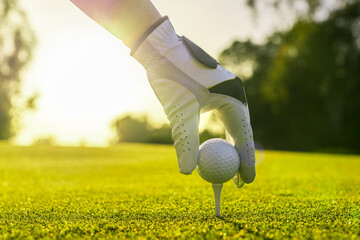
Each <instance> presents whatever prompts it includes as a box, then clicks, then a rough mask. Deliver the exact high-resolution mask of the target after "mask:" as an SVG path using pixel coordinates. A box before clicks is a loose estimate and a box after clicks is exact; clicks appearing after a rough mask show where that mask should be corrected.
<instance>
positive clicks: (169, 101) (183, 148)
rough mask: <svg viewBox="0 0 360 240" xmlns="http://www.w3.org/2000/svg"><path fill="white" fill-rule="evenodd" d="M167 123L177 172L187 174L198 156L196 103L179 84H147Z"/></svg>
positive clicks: (158, 80) (173, 82) (167, 82)
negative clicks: (163, 112)
mask: <svg viewBox="0 0 360 240" xmlns="http://www.w3.org/2000/svg"><path fill="white" fill-rule="evenodd" d="M151 86H152V88H153V89H154V92H155V93H156V95H157V97H158V99H159V101H160V102H161V104H162V105H163V108H164V111H165V113H166V115H167V118H168V120H169V122H170V127H171V133H172V138H173V140H174V146H175V150H176V155H177V159H178V164H179V168H180V172H181V173H183V174H186V175H188V174H191V173H192V171H193V170H194V169H195V168H196V165H197V160H198V153H199V121H200V104H199V102H198V100H197V98H196V97H195V96H194V95H193V94H192V93H191V92H190V91H189V90H188V89H187V88H185V87H184V86H182V85H181V84H179V83H177V82H175V81H171V80H168V79H156V80H153V81H151Z"/></svg>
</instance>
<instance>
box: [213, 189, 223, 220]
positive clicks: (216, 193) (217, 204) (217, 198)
mask: <svg viewBox="0 0 360 240" xmlns="http://www.w3.org/2000/svg"><path fill="white" fill-rule="evenodd" d="M222 187H223V184H222V183H221V184H214V183H213V184H212V188H213V190H214V196H215V216H216V217H220V195H221V189H222Z"/></svg>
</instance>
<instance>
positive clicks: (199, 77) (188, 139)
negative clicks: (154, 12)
mask: <svg viewBox="0 0 360 240" xmlns="http://www.w3.org/2000/svg"><path fill="white" fill-rule="evenodd" d="M133 56H134V57H135V58H136V59H137V60H138V61H139V62H140V63H142V64H143V66H144V67H145V68H146V70H147V75H148V79H149V82H150V84H151V86H152V88H153V90H154V92H155V94H156V96H157V98H158V99H159V101H160V102H161V104H162V106H163V108H164V111H165V113H166V115H167V118H168V120H169V122H170V126H171V129H172V138H173V140H174V145H175V149H176V154H177V158H178V164H179V168H180V172H181V173H183V174H191V173H192V171H193V170H194V169H195V168H196V165H197V160H198V151H199V120H200V113H203V112H207V111H210V110H214V111H215V114H216V115H217V117H218V118H219V119H220V120H221V121H222V122H223V124H224V127H225V129H226V133H227V139H228V140H229V141H232V142H233V144H234V146H235V147H236V149H237V151H238V153H239V156H240V169H239V172H238V174H237V176H236V177H235V178H234V181H235V183H236V185H237V186H238V187H241V186H242V185H243V182H245V183H251V182H252V181H253V180H254V178H255V148H254V141H253V133H252V129H251V125H250V116H249V109H248V103H247V100H246V96H245V91H244V88H243V84H242V82H241V80H240V79H239V78H238V77H236V76H235V75H234V74H233V73H231V72H229V71H227V70H226V69H225V68H223V67H222V66H221V65H219V64H218V63H217V61H216V60H215V59H213V58H212V57H211V56H209V55H208V54H207V53H206V52H204V51H203V50H202V49H201V48H200V47H198V46H197V45H196V44H194V43H192V42H191V41H190V40H189V39H187V38H185V37H178V36H177V35H176V34H175V31H174V30H173V28H172V25H171V23H170V22H169V21H164V22H163V23H162V24H161V25H160V26H159V27H157V28H156V30H155V31H153V32H152V33H151V34H150V35H149V36H147V38H146V39H145V40H144V41H143V42H142V44H141V46H140V47H139V49H137V50H136V51H134V54H133Z"/></svg>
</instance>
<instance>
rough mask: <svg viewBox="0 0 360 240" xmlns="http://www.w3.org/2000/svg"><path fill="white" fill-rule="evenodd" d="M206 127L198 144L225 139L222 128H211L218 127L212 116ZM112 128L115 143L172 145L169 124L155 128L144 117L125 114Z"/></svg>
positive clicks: (217, 121) (217, 122) (200, 135)
mask: <svg viewBox="0 0 360 240" xmlns="http://www.w3.org/2000/svg"><path fill="white" fill-rule="evenodd" d="M206 125H207V127H206V128H205V129H203V130H202V131H201V132H200V134H199V137H200V143H202V142H204V141H206V140H208V139H210V138H216V137H221V138H225V131H224V129H223V128H221V129H220V130H219V129H215V128H214V127H213V126H219V120H217V119H216V117H215V115H214V114H213V115H211V117H210V119H209V120H208V121H207V124H206ZM112 128H113V129H114V130H115V131H116V136H117V139H116V142H144V143H161V144H172V143H173V140H172V138H171V128H170V126H169V124H163V125H161V126H160V127H155V126H154V125H153V124H152V123H151V121H149V118H148V117H147V116H145V115H143V116H140V117H137V116H133V115H131V114H126V115H124V116H121V117H119V118H117V119H116V120H115V121H114V122H113V124H112Z"/></svg>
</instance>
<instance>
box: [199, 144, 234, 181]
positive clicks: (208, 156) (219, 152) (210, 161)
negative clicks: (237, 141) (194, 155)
mask: <svg viewBox="0 0 360 240" xmlns="http://www.w3.org/2000/svg"><path fill="white" fill-rule="evenodd" d="M239 167H240V157H239V154H238V152H237V150H236V148H235V147H234V146H233V145H231V144H230V143H229V142H228V141H226V140H224V139H221V138H213V139H209V140H207V141H206V142H204V143H203V144H201V145H200V149H199V157H198V167H197V171H198V173H199V175H200V177H202V178H203V179H204V180H205V181H208V182H210V183H214V184H220V183H225V182H227V181H229V180H230V179H232V178H233V177H234V176H235V174H236V173H237V171H238V170H239Z"/></svg>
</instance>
